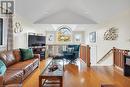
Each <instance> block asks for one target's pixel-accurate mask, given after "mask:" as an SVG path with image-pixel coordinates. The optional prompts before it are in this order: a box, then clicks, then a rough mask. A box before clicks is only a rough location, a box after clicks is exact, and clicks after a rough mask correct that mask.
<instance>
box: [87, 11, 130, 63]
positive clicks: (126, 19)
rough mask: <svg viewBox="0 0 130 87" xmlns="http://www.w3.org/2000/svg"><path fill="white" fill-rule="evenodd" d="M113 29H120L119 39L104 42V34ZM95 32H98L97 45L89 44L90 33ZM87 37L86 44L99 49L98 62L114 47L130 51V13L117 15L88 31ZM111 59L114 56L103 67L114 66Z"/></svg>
mask: <svg viewBox="0 0 130 87" xmlns="http://www.w3.org/2000/svg"><path fill="white" fill-rule="evenodd" d="M111 27H116V28H118V29H119V37H118V39H117V40H115V41H104V40H103V36H104V33H105V31H106V30H108V29H109V28H111ZM93 31H96V32H97V42H96V43H95V44H92V43H90V42H89V33H90V32H93ZM85 35H86V43H88V44H90V45H91V46H96V47H97V50H96V52H97V57H96V60H97V61H98V60H99V59H101V58H102V57H103V56H104V54H106V53H107V52H108V51H109V50H110V49H112V47H117V48H120V49H129V50H130V11H127V12H124V13H122V14H120V15H117V16H115V17H114V18H112V19H110V20H109V21H107V22H104V23H102V24H99V25H97V26H96V27H93V28H90V29H88V30H86V34H85ZM111 58H112V56H111V57H109V58H108V59H107V61H106V62H103V63H102V65H112V59H111Z"/></svg>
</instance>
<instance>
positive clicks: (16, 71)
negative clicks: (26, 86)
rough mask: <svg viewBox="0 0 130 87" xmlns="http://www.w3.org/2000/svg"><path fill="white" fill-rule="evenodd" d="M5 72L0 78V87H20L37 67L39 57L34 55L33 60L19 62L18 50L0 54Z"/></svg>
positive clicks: (19, 54)
mask: <svg viewBox="0 0 130 87" xmlns="http://www.w3.org/2000/svg"><path fill="white" fill-rule="evenodd" d="M0 60H2V61H3V62H4V63H5V65H6V67H7V70H6V72H5V74H4V75H3V76H0V87H22V82H23V80H24V79H25V78H26V77H27V76H28V75H29V74H31V72H32V71H33V70H34V69H36V68H37V67H38V66H39V63H40V62H39V61H40V55H39V54H34V58H33V59H30V60H26V61H21V52H20V50H13V51H7V52H2V53H0Z"/></svg>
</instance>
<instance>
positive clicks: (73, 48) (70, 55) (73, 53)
mask: <svg viewBox="0 0 130 87" xmlns="http://www.w3.org/2000/svg"><path fill="white" fill-rule="evenodd" d="M79 48H80V45H68V47H67V51H63V55H64V58H65V59H67V60H70V62H73V61H74V60H76V59H77V58H78V57H79Z"/></svg>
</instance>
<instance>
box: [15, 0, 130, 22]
mask: <svg viewBox="0 0 130 87" xmlns="http://www.w3.org/2000/svg"><path fill="white" fill-rule="evenodd" d="M15 4H16V5H15V6H16V7H15V9H16V10H15V11H16V14H18V15H20V16H22V17H24V18H25V19H26V20H28V21H30V22H31V23H36V24H97V23H100V22H103V21H106V20H108V19H109V18H112V17H113V16H115V15H117V14H120V13H122V12H123V11H126V10H128V9H129V8H130V0H16V2H15Z"/></svg>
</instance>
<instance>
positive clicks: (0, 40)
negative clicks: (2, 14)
mask: <svg viewBox="0 0 130 87" xmlns="http://www.w3.org/2000/svg"><path fill="white" fill-rule="evenodd" d="M0 45H3V19H2V18H0Z"/></svg>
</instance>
